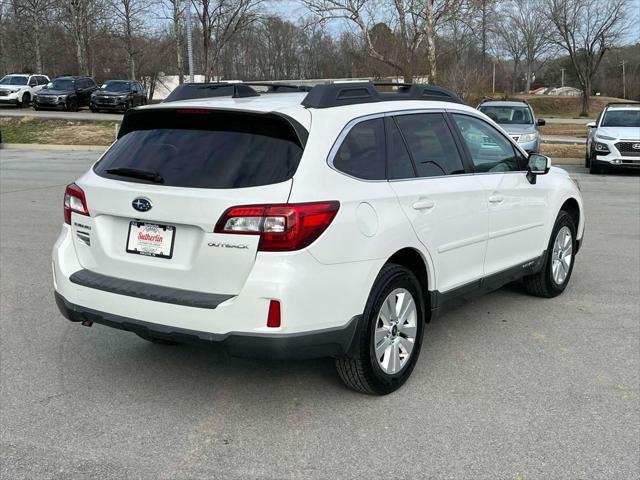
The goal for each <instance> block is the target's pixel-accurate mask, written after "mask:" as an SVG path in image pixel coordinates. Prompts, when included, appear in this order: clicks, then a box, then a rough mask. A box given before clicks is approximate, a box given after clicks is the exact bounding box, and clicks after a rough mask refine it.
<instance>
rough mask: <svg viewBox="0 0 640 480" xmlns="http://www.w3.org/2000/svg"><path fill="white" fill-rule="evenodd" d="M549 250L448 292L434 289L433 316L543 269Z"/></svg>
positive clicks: (432, 298)
mask: <svg viewBox="0 0 640 480" xmlns="http://www.w3.org/2000/svg"><path fill="white" fill-rule="evenodd" d="M546 258H547V251H546V250H545V251H544V252H542V255H540V256H539V257H537V258H534V259H531V260H529V261H527V262H525V263H523V264H521V265H518V266H515V267H511V268H508V269H506V270H503V271H501V272H497V273H494V274H492V275H489V276H487V277H483V278H480V279H478V280H475V281H473V282H471V283H467V284H465V285H461V286H459V287H456V288H454V289H452V290H448V291H446V292H440V291H438V290H433V291H431V292H429V295H430V299H429V300H430V302H431V318H436V317H437V316H439V315H440V314H441V313H443V312H444V311H445V310H448V309H449V308H452V307H455V306H457V305H459V304H460V303H463V302H467V301H470V300H473V299H474V298H477V297H480V296H482V295H484V294H485V293H488V292H492V291H494V290H497V289H499V288H500V287H502V286H504V285H506V284H507V283H509V282H513V281H515V280H518V279H520V278H522V277H526V276H527V275H533V274H535V273H538V272H539V271H540V270H542V267H543V266H544V262H545V259H546Z"/></svg>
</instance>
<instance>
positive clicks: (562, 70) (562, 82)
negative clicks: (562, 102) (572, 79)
mask: <svg viewBox="0 0 640 480" xmlns="http://www.w3.org/2000/svg"><path fill="white" fill-rule="evenodd" d="M565 70H566V69H565V68H561V69H560V71H561V72H562V81H561V82H560V83H561V84H562V87H564V71H565Z"/></svg>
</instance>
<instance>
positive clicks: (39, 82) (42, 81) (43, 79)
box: [38, 76, 49, 85]
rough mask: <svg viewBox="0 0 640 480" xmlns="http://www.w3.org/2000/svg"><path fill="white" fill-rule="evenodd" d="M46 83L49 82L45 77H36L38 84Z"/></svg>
mask: <svg viewBox="0 0 640 480" xmlns="http://www.w3.org/2000/svg"><path fill="white" fill-rule="evenodd" d="M47 83H49V81H48V80H47V77H43V76H39V77H38V85H46V84H47Z"/></svg>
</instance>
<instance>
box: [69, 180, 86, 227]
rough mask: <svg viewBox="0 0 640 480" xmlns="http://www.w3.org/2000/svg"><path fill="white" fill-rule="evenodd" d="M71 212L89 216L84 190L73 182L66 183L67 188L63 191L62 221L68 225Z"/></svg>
mask: <svg viewBox="0 0 640 480" xmlns="http://www.w3.org/2000/svg"><path fill="white" fill-rule="evenodd" d="M71 212H76V213H79V214H80V215H86V216H89V208H88V207H87V199H86V197H85V195H84V191H83V190H82V189H81V188H80V187H79V186H78V185H76V184H75V183H72V184H70V185H67V190H66V191H65V192H64V222H65V223H67V224H69V225H71Z"/></svg>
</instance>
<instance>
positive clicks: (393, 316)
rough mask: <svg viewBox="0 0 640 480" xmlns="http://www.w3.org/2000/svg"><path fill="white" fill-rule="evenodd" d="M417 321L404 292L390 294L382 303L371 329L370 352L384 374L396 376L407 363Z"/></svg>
mask: <svg viewBox="0 0 640 480" xmlns="http://www.w3.org/2000/svg"><path fill="white" fill-rule="evenodd" d="M417 319H418V310H417V308H416V302H415V300H414V298H413V296H412V295H411V293H410V292H409V291H408V290H406V289H404V288H397V289H395V290H393V291H392V292H391V293H390V294H389V295H388V296H387V298H386V299H385V300H384V302H382V306H381V307H380V312H379V313H378V317H377V320H376V326H375V334H374V351H375V357H376V360H377V361H378V365H379V366H380V368H381V369H382V371H384V372H385V373H386V374H388V375H394V374H397V373H398V372H400V371H401V370H402V369H403V368H404V367H405V365H407V363H408V362H409V358H410V357H411V353H412V351H413V347H414V344H415V341H416V334H417V331H418V327H417V325H416V322H417Z"/></svg>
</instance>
